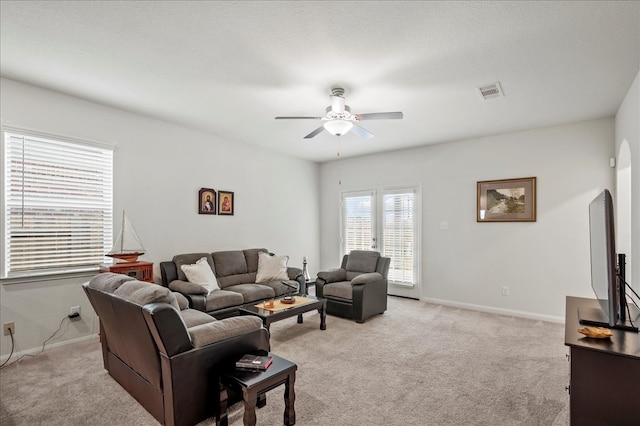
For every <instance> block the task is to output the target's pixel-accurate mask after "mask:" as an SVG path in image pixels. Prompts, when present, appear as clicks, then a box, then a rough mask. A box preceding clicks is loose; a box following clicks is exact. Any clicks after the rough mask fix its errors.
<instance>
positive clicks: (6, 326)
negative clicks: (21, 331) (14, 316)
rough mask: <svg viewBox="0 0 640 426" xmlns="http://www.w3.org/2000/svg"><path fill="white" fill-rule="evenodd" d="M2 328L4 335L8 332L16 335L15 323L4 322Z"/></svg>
mask: <svg viewBox="0 0 640 426" xmlns="http://www.w3.org/2000/svg"><path fill="white" fill-rule="evenodd" d="M2 328H3V329H4V335H5V336H8V335H9V334H13V335H14V336H15V335H16V324H15V323H13V322H5V323H4V324H3V327H2ZM9 330H11V332H9Z"/></svg>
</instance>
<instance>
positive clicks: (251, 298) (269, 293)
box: [225, 284, 276, 303]
mask: <svg viewBox="0 0 640 426" xmlns="http://www.w3.org/2000/svg"><path fill="white" fill-rule="evenodd" d="M225 290H229V291H234V292H236V293H240V294H241V295H242V298H243V299H244V303H250V302H255V301H256V300H262V299H270V298H272V297H276V292H275V291H274V290H273V289H272V288H271V287H269V286H266V285H262V284H237V285H232V286H230V287H227V288H226V289H225Z"/></svg>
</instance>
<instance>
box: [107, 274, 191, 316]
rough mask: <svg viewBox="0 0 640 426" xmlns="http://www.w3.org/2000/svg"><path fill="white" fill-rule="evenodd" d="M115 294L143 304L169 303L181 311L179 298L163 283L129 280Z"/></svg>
mask: <svg viewBox="0 0 640 426" xmlns="http://www.w3.org/2000/svg"><path fill="white" fill-rule="evenodd" d="M113 294H115V295H116V296H119V297H122V298H123V299H126V300H129V301H131V302H134V303H137V304H139V305H143V306H144V305H146V304H147V303H168V304H170V305H171V306H173V307H174V308H176V310H178V311H180V306H179V305H178V300H177V299H176V297H175V295H174V294H173V292H172V291H171V290H169V289H168V288H166V287H163V286H161V285H157V284H150V283H147V282H142V281H135V280H134V281H127V282H125V283H123V284H122V285H121V286H120V287H118V288H117V289H116V290H115V291H114V292H113Z"/></svg>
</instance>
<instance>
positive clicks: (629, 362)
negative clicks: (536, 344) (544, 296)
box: [564, 296, 640, 426]
mask: <svg viewBox="0 0 640 426" xmlns="http://www.w3.org/2000/svg"><path fill="white" fill-rule="evenodd" d="M579 306H580V307H593V308H598V307H599V304H598V301H597V300H595V299H585V298H581V297H571V296H567V299H566V312H565V334H564V344H565V345H567V346H569V351H570V354H569V362H570V371H571V378H570V383H569V387H568V390H569V401H570V404H571V407H570V416H571V424H572V425H579V426H588V425H617V426H624V425H638V424H640V423H639V422H640V334H638V333H635V332H630V331H622V330H615V329H614V330H611V331H612V333H613V336H611V337H610V338H609V339H592V338H589V337H586V336H584V335H582V334H580V333H578V331H577V330H578V329H579V328H582V327H584V325H582V324H580V322H579V321H578V307H579Z"/></svg>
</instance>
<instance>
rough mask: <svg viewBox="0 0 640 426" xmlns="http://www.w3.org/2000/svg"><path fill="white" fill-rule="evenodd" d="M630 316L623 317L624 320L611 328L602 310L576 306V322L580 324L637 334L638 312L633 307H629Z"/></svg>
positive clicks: (639, 315) (639, 312)
mask: <svg viewBox="0 0 640 426" xmlns="http://www.w3.org/2000/svg"><path fill="white" fill-rule="evenodd" d="M629 313H630V315H629V316H628V317H627V316H625V318H626V319H625V320H624V321H622V320H618V323H617V324H616V325H614V326H613V327H611V326H610V325H609V322H608V320H607V317H605V316H604V313H603V312H602V309H600V308H593V307H588V306H578V320H579V321H580V324H584V325H592V326H595V327H604V328H612V329H615V330H624V331H630V332H635V333H637V332H638V321H640V311H638V309H637V308H636V307H635V306H633V305H629Z"/></svg>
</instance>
